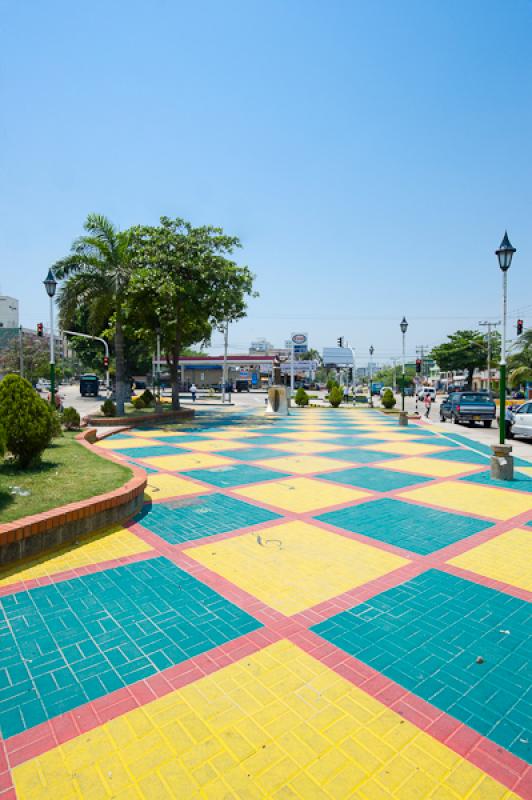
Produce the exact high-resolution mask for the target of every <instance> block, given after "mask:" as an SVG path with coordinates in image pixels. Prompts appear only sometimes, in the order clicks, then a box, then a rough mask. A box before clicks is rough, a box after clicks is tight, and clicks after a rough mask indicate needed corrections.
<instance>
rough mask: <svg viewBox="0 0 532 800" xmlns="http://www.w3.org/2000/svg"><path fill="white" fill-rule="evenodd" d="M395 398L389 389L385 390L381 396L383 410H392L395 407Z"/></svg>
mask: <svg viewBox="0 0 532 800" xmlns="http://www.w3.org/2000/svg"><path fill="white" fill-rule="evenodd" d="M395 402H396V401H395V397H394V396H393V392H392V390H391V389H386V391H385V392H384V393H383V395H382V400H381V403H382V405H383V406H384V408H393V407H394V405H395Z"/></svg>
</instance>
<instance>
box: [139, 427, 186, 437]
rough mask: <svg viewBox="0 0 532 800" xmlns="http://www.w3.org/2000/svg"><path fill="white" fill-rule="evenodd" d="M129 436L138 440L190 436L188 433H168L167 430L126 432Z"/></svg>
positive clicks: (140, 429)
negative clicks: (136, 437)
mask: <svg viewBox="0 0 532 800" xmlns="http://www.w3.org/2000/svg"><path fill="white" fill-rule="evenodd" d="M128 433H129V435H130V436H138V437H139V438H140V439H165V438H166V437H167V436H190V431H168V430H164V429H161V430H156V431H154V430H151V431H144V430H142V428H136V429H135V430H131V431H128Z"/></svg>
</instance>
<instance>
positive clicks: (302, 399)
mask: <svg viewBox="0 0 532 800" xmlns="http://www.w3.org/2000/svg"><path fill="white" fill-rule="evenodd" d="M294 399H295V402H296V406H308V394H307V393H306V391H305V390H304V389H303V387H302V386H300V387H299V389H298V390H297V392H296V396H295V398H294Z"/></svg>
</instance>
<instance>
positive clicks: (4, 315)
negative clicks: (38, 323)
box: [0, 295, 19, 328]
mask: <svg viewBox="0 0 532 800" xmlns="http://www.w3.org/2000/svg"><path fill="white" fill-rule="evenodd" d="M18 326H19V319H18V300H17V299H16V298H15V297H8V296H7V295H0V328H18Z"/></svg>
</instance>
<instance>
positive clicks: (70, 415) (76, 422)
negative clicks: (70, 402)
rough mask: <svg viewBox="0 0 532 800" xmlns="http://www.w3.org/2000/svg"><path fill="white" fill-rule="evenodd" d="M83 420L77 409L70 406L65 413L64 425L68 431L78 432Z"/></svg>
mask: <svg viewBox="0 0 532 800" xmlns="http://www.w3.org/2000/svg"><path fill="white" fill-rule="evenodd" d="M80 423H81V420H80V416H79V414H78V412H77V411H76V409H75V408H73V407H72V406H70V407H69V408H65V410H64V411H63V425H64V426H65V430H67V431H77V430H78V428H79V426H80Z"/></svg>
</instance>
